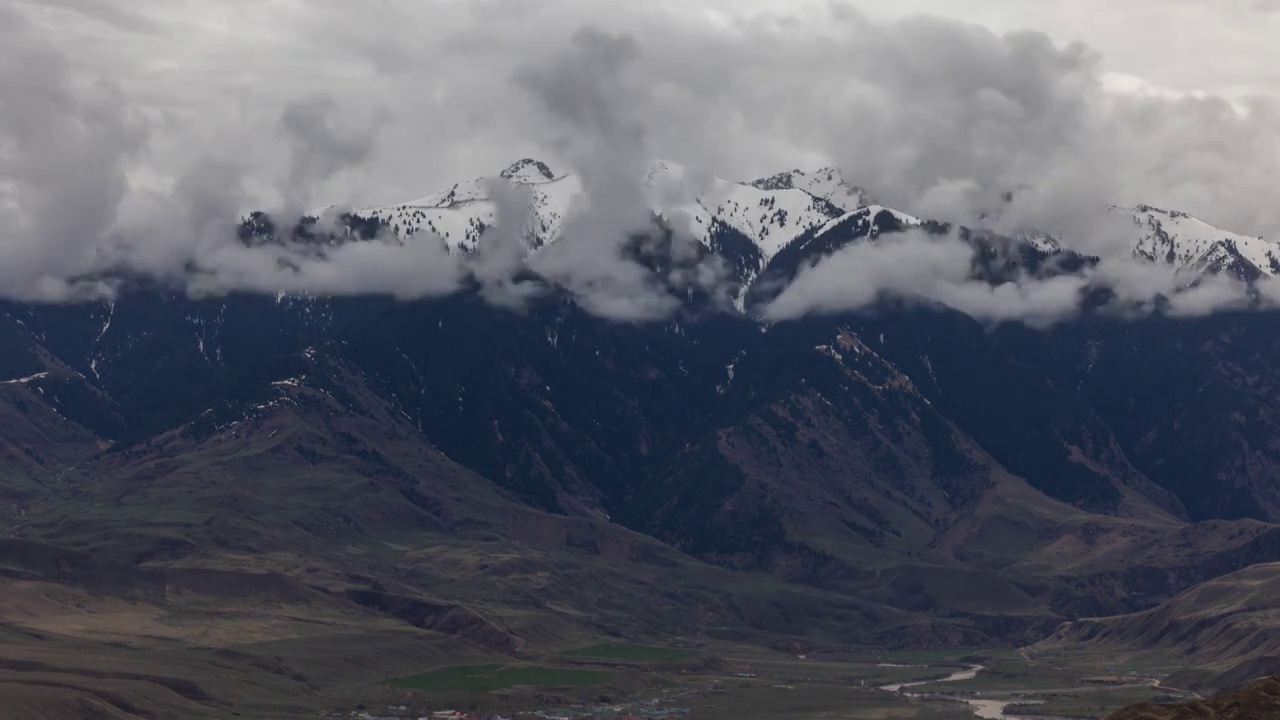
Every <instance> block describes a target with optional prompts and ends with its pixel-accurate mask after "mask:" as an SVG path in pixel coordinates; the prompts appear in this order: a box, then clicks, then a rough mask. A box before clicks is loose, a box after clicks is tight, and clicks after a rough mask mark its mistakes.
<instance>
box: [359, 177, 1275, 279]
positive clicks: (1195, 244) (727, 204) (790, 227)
mask: <svg viewBox="0 0 1280 720" xmlns="http://www.w3.org/2000/svg"><path fill="white" fill-rule="evenodd" d="M639 180H640V182H639V187H640V191H641V192H643V193H645V195H646V201H647V202H648V204H649V206H650V207H651V208H652V209H653V211H654V212H655V213H656V214H658V215H660V216H663V217H664V218H666V219H667V220H669V221H671V222H672V223H673V224H674V225H675V226H676V227H677V228H678V229H680V230H684V231H687V232H689V233H690V234H691V235H692V236H693V237H694V238H696V239H697V240H699V241H701V242H702V243H703V244H704V245H706V246H707V247H708V248H709V249H711V250H712V251H714V252H716V253H718V254H720V255H722V256H724V257H725V258H726V259H727V260H728V261H729V264H730V265H731V266H733V267H734V269H735V272H736V274H737V278H738V280H739V281H740V282H741V284H742V287H743V291H742V292H743V293H745V292H746V288H748V287H749V286H750V285H751V284H752V283H753V282H754V281H755V280H756V279H757V278H758V277H760V276H761V274H762V273H764V272H765V270H766V269H767V268H768V267H769V266H770V264H771V263H772V262H773V260H774V259H775V258H778V257H779V255H780V254H781V253H783V251H784V250H787V249H788V248H792V249H791V251H789V252H788V253H786V255H787V256H788V257H786V258H785V260H786V262H787V263H791V264H794V263H796V262H797V260H796V258H795V257H790V256H795V255H798V254H803V253H812V252H823V253H825V252H830V251H833V250H835V249H837V248H838V247H840V246H842V245H843V244H844V243H845V242H847V241H849V240H850V239H853V238H856V237H862V236H869V237H875V236H877V235H878V234H879V233H880V231H881V230H889V231H891V230H894V229H903V228H909V227H919V226H921V225H922V220H921V219H919V218H916V217H913V216H912V215H909V214H907V213H903V212H899V211H897V210H892V209H889V208H883V207H880V206H878V205H874V204H872V203H871V201H870V199H869V196H868V194H867V192H866V191H865V190H863V189H861V188H859V187H857V186H854V185H851V184H850V183H848V182H846V181H845V179H844V178H843V176H842V175H841V173H840V171H839V170H838V169H836V168H823V169H820V170H815V171H805V170H799V169H795V170H790V171H786V172H782V173H778V174H776V175H771V176H769V177H765V178H760V179H756V180H749V181H744V182H738V181H732V180H726V179H723V178H718V177H713V176H710V175H704V174H700V173H697V172H695V171H692V170H690V169H688V168H686V167H684V166H682V165H680V164H678V163H675V162H672V161H670V160H658V161H656V162H654V163H653V164H652V165H651V166H650V167H649V168H648V170H647V171H646V172H645V173H644V175H643V176H642V177H641V178H640V179H639ZM499 182H508V183H510V184H511V185H513V186H515V187H516V188H518V189H519V190H521V191H522V192H524V193H525V194H526V195H527V197H528V202H529V215H528V217H527V220H526V223H525V228H524V237H525V241H526V243H527V244H528V246H529V248H530V249H531V250H535V251H536V250H537V249H538V248H540V247H542V246H544V245H546V244H548V243H551V242H554V241H555V240H556V239H557V238H558V237H559V235H560V233H561V229H562V227H563V225H564V220H565V218H566V217H567V216H568V215H569V213H571V212H573V209H574V206H575V203H576V202H578V201H579V199H580V198H581V197H582V196H583V187H582V183H581V180H580V178H579V177H578V176H577V175H574V174H572V173H561V174H558V173H557V172H556V171H555V170H554V169H553V168H552V167H551V166H549V165H548V164H547V163H545V162H542V161H540V160H536V159H532V158H525V159H522V160H519V161H517V162H515V163H513V164H512V165H510V166H509V167H507V168H506V169H505V170H502V171H501V172H499V173H497V174H496V175H494V176H491V177H483V178H475V179H472V180H467V181H464V182H459V183H456V184H454V185H452V186H450V187H448V188H445V189H444V190H441V191H439V192H435V193H432V194H430V195H427V196H424V197H421V198H418V199H415V200H410V201H408V202H403V203H398V204H394V205H386V206H381V207H373V208H366V209H362V210H357V211H356V212H357V214H358V215H361V216H364V217H371V218H376V219H378V220H379V221H381V222H383V223H385V224H386V226H387V227H388V228H390V229H391V231H392V232H393V233H394V234H395V235H396V236H397V237H398V238H400V239H402V240H408V239H409V238H411V237H413V236H415V235H417V234H419V233H423V232H427V233H432V234H434V235H437V236H439V237H440V238H442V239H443V240H444V241H445V243H446V245H447V246H448V247H449V248H450V249H451V250H455V251H461V252H471V251H474V250H475V249H476V247H477V245H478V242H479V239H480V235H481V234H482V233H483V232H484V231H485V230H486V229H487V228H488V227H490V226H492V225H494V224H495V222H496V221H497V217H496V216H497V207H496V204H495V202H494V198H493V189H494V187H495V185H494V184H495V183H499ZM1100 212H1105V213H1107V214H1108V215H1109V217H1110V220H1112V221H1119V223H1118V227H1119V232H1120V237H1119V240H1120V241H1121V242H1123V243H1125V244H1126V245H1127V246H1128V247H1131V248H1132V251H1131V252H1132V255H1133V256H1134V257H1136V258H1139V259H1142V260H1146V261H1149V262H1156V263H1161V264H1167V265H1170V266H1173V267H1174V268H1175V269H1177V270H1178V271H1180V272H1182V271H1185V272H1188V273H1195V274H1199V273H1205V272H1209V273H1225V274H1230V275H1233V276H1235V277H1239V278H1241V279H1245V280H1254V279H1257V278H1259V277H1269V276H1280V244H1277V243H1275V242H1273V241H1270V240H1266V239H1263V238H1259V237H1249V236H1245V235H1240V234H1237V233H1233V232H1229V231H1226V230H1223V229H1221V228H1217V227H1214V226H1213V225H1210V224H1208V223H1205V222H1203V221H1201V220H1198V219H1196V218H1194V217H1192V216H1190V215H1188V214H1186V213H1182V212H1176V211H1170V210H1162V209H1159V208H1155V207H1151V206H1149V205H1138V206H1136V207H1132V208H1126V207H1118V206H1110V207H1108V208H1105V209H1100ZM851 232H852V233H853V234H852V235H850V233H851ZM836 235H840V236H841V237H840V238H836V237H835V236H836ZM845 235H849V237H844V236H845ZM1017 239H1019V240H1020V241H1022V242H1024V243H1026V244H1028V245H1030V246H1032V247H1033V248H1035V249H1037V250H1040V251H1042V252H1045V253H1050V254H1052V253H1057V252H1060V251H1062V250H1063V249H1064V248H1063V246H1062V245H1061V244H1059V243H1058V242H1057V241H1056V240H1055V239H1054V238H1052V237H1050V236H1048V235H1046V234H1043V233H1024V234H1021V235H1019V236H1018V238H1017ZM808 256H809V255H806V257H808Z"/></svg>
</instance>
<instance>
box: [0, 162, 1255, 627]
mask: <svg viewBox="0 0 1280 720" xmlns="http://www.w3.org/2000/svg"><path fill="white" fill-rule="evenodd" d="M685 172H686V171H685V170H683V169H681V168H679V167H677V166H675V165H674V164H671V163H663V164H660V165H658V166H656V167H655V168H654V171H653V172H651V173H650V174H649V175H648V177H647V178H646V183H647V185H646V186H647V187H649V188H651V189H652V190H653V191H654V196H653V197H654V203H655V206H656V209H657V210H658V211H659V212H660V214H663V216H664V217H673V218H674V217H677V216H678V217H680V218H682V219H683V220H685V221H687V222H688V224H689V227H691V228H695V229H700V233H701V234H700V235H698V236H697V239H698V240H699V241H700V242H701V243H702V246H703V247H704V248H705V249H706V251H707V252H709V253H713V254H715V255H718V256H719V258H720V259H721V261H723V262H724V264H725V265H726V266H727V267H729V268H731V269H732V272H733V274H734V277H735V279H736V281H737V282H738V283H739V291H738V294H737V297H736V298H735V299H736V302H737V306H738V311H737V312H710V311H707V310H706V309H705V308H699V307H697V306H696V305H691V307H689V308H686V309H685V311H684V312H682V313H680V314H677V315H676V316H675V318H674V319H671V320H668V321H664V322H653V323H616V322H610V321H607V320H602V319H600V318H597V317H593V316H592V315H590V314H588V313H586V312H584V311H582V310H581V309H580V308H579V307H577V306H576V305H575V304H574V303H573V302H572V300H571V299H569V298H568V297H566V296H563V295H560V294H550V295H548V296H547V297H544V298H543V299H541V300H540V301H538V302H535V303H533V304H532V305H531V306H530V307H528V308H527V309H526V310H525V311H523V312H512V311H509V310H504V309H501V308H496V307H493V306H491V305H488V304H486V303H485V302H483V301H482V300H481V299H480V298H479V297H477V296H475V295H474V294H469V293H461V294H458V295H455V296H452V297H449V298H445V299H436V300H421V301H415V302H396V301H393V300H390V299H385V298H377V297H365V298H311V297H297V296H287V295H281V296H278V297H268V296H260V295H233V296H229V297H222V298H209V299H201V300H194V299H188V298H185V297H180V296H176V295H174V294H172V293H169V292H166V291H164V290H159V289H141V288H140V289H137V290H135V291H131V292H129V293H127V294H125V295H124V296H122V297H121V298H119V299H118V300H117V301H116V302H114V303H111V304H84V305H71V306H32V305H22V304H15V303H7V304H3V305H0V470H3V472H4V478H5V479H4V482H3V483H2V484H0V500H3V503H4V507H3V510H0V522H3V526H2V527H3V532H4V534H5V535H6V536H7V537H11V538H18V539H22V540H26V541H38V542H43V543H51V544H54V545H59V546H65V547H68V548H72V549H74V550H76V551H85V552H92V553H100V554H103V555H104V556H107V557H110V558H111V559H112V560H113V561H117V562H121V563H125V564H131V565H143V566H148V567H152V566H156V567H204V568H220V569H225V568H226V567H229V566H230V567H239V566H240V565H242V564H244V563H246V562H248V561H247V560H246V558H259V559H261V558H266V559H268V560H261V561H262V562H267V563H268V566H269V568H270V569H271V570H272V571H273V572H280V573H283V574H286V575H289V576H290V577H293V578H294V579H295V580H297V581H299V582H304V583H305V584H307V586H308V587H322V588H324V590H325V592H327V593H330V594H331V595H335V596H340V597H342V598H347V599H348V600H350V601H351V602H354V603H358V604H360V605H361V606H362V607H365V608H372V609H373V610H376V611H377V612H383V613H386V612H390V613H392V614H396V616H397V617H401V616H403V617H406V618H412V621H413V622H417V623H419V624H423V623H428V622H444V620H443V619H438V620H430V618H437V616H439V617H440V618H443V617H445V616H448V617H449V618H450V620H449V621H450V622H454V623H460V624H459V625H458V627H459V628H461V629H460V630H458V632H465V633H468V637H473V638H475V639H476V642H482V643H486V644H488V645H490V646H494V647H500V648H504V649H510V648H515V647H518V646H519V645H520V644H521V643H525V642H530V641H535V642H536V641H537V640H538V633H539V632H546V633H549V634H552V635H554V633H556V632H561V630H554V629H553V630H545V629H544V630H542V631H540V630H538V628H539V627H552V628H556V627H565V626H567V625H568V624H570V623H571V622H572V623H578V624H580V625H587V626H590V627H591V628H593V629H594V630H595V631H599V632H612V633H617V634H630V635H637V634H643V633H644V632H658V631H659V630H658V629H659V628H663V630H662V631H663V632H667V631H669V630H670V629H671V627H672V626H679V627H681V628H683V629H685V630H689V631H694V630H697V631H707V630H708V628H719V629H718V630H716V632H721V633H729V634H732V633H739V632H747V631H750V632H758V633H773V634H784V635H789V636H807V635H810V636H814V637H817V636H819V635H821V636H822V637H825V638H828V641H834V642H877V643H885V644H898V645H916V646H922V645H924V646H927V645H947V644H952V645H956V644H983V643H994V642H1002V643H1007V642H1011V641H1017V642H1021V641H1029V640H1035V639H1038V638H1040V637H1042V636H1043V635H1045V634H1047V633H1048V632H1050V631H1051V630H1052V628H1053V627H1055V626H1056V625H1058V624H1059V623H1060V622H1062V621H1063V620H1068V619H1074V618H1077V617H1082V616H1087V615H1101V614H1115V613H1121V612H1135V611H1141V610H1145V609H1147V608H1150V607H1152V606H1154V605H1156V604H1158V603H1160V602H1163V601H1165V600H1168V599H1169V598H1170V597H1172V596H1174V595H1175V594H1176V593H1178V592H1179V591H1181V590H1183V589H1185V588H1188V587H1190V586H1192V585H1194V584H1196V583H1199V582H1203V581H1205V580H1209V579H1211V578H1213V577H1216V576H1218V575H1221V574H1224V573H1227V572H1231V571H1234V570H1237V569H1239V568H1241V567H1244V566H1246V565H1248V564H1251V563H1256V562H1264V561H1273V560H1280V545H1276V544H1275V543H1272V542H1270V541H1269V540H1266V538H1270V537H1273V535H1274V533H1275V532H1276V531H1275V527H1274V526H1273V523H1277V522H1280V505H1277V503H1276V498H1277V497H1280V444H1277V442H1276V440H1275V438H1277V437H1280V417H1277V416H1276V414H1275V411H1274V408H1275V407H1278V406H1280V405H1277V402H1280V397H1277V394H1280V370H1277V368H1280V345H1278V343H1280V333H1277V332H1276V330H1277V329H1278V328H1280V325H1277V323H1278V322H1280V321H1278V320H1277V319H1276V318H1275V317H1274V316H1272V315H1269V314H1262V313H1257V314H1253V313H1237V314H1223V315H1217V316H1212V317H1208V318H1202V319H1198V320H1185V319H1177V320H1175V319H1170V318H1162V317H1160V316H1155V317H1152V318H1150V319H1147V320H1142V321H1126V320H1120V319H1114V318H1106V317H1092V316H1085V317H1083V318H1081V319H1079V320H1077V321H1075V322H1071V323H1066V324H1062V325H1059V326H1056V327H1054V328H1051V329H1047V330H1034V329H1030V328H1027V327H1024V326H1021V325H1015V324H1008V325H998V326H994V327H993V326H990V325H986V324H983V323H979V322H977V321H975V320H973V319H972V318H970V317H968V316H966V315H964V314H961V313H958V312H954V311H951V310H946V309H942V308H936V307H928V306H922V305H904V304H901V303H894V302H890V301H886V302H884V303H882V304H881V305H880V306H878V307H877V308H875V310H874V312H864V313H858V314H846V315H838V316H831V317H813V318H808V319H803V320H798V321H794V322H788V323H783V324H778V325H771V324H768V323H763V322H761V321H760V320H758V319H757V318H756V317H755V316H754V315H753V312H752V309H753V308H756V307H759V306H760V305H761V303H763V302H766V301H767V300H768V299H769V297H770V295H769V293H770V292H773V291H774V290H773V289H775V288H776V287H778V286H779V284H781V283H782V282H785V281H786V280H788V279H790V278H792V277H794V276H795V275H796V273H798V272H799V271H800V269H801V268H802V267H805V266H806V265H808V264H809V263H811V262H812V261H813V260H814V259H815V258H818V257H821V256H824V255H826V254H829V253H831V252H833V251H835V250H838V249H840V248H842V247H845V246H847V245H849V244H851V243H861V242H876V241H877V239H878V238H880V237H882V236H885V235H889V234H892V233H896V232H900V231H902V230H904V229H907V228H913V227H919V228H925V229H928V228H929V227H930V224H929V223H927V222H925V221H923V220H920V219H918V218H915V217H913V216H911V215H909V214H907V213H903V212H899V211H897V210H893V209H890V208H884V207H880V206H876V205H867V204H866V203H867V202H868V200H867V198H866V195H865V193H863V192H862V191H860V190H857V189H855V188H852V187H850V186H848V185H846V184H845V183H844V182H843V180H841V179H840V178H839V176H838V174H836V173H834V172H832V171H821V172H818V173H801V172H799V171H795V172H792V173H784V174H782V175H779V176H774V177H772V178H767V179H764V180H760V181H755V182H751V183H733V182H728V181H723V180H715V179H706V180H705V181H699V182H697V183H693V186H695V187H698V188H699V192H698V193H697V194H696V195H695V196H693V197H688V196H684V197H680V196H673V195H672V194H670V193H664V192H663V191H662V187H663V183H664V178H669V177H671V176H673V175H680V174H681V173H685ZM502 177H503V178H505V179H506V180H508V181H510V182H512V183H514V184H516V185H517V186H519V188H520V189H521V190H522V192H524V193H526V197H527V200H528V202H529V203H530V207H531V208H532V209H533V210H534V211H535V212H534V213H533V214H532V218H533V219H532V220H531V221H530V222H529V224H528V225H527V226H526V227H525V238H526V239H527V240H528V244H529V247H530V248H532V249H535V250H536V249H537V248H539V247H544V246H546V245H547V244H549V243H553V242H555V241H556V239H557V233H558V232H559V228H560V226H561V223H562V222H563V221H564V218H565V217H566V213H567V212H568V208H569V207H570V205H571V202H572V199H573V198H574V197H575V196H576V194H577V193H579V192H581V186H580V185H578V184H577V183H578V181H577V180H576V179H575V178H574V177H573V176H562V175H557V174H555V173H554V172H553V171H552V169H551V168H549V167H547V166H546V165H545V164H542V163H538V162H536V161H524V162H521V163H517V164H516V165H513V166H512V167H511V168H509V169H508V170H507V171H505V172H504V173H502ZM1125 212H1130V211H1125ZM1132 212H1133V213H1134V223H1135V229H1136V234H1135V238H1136V239H1135V252H1136V253H1138V254H1141V255H1144V256H1145V257H1149V258H1151V259H1153V260H1155V261H1164V262H1170V263H1174V264H1176V265H1177V266H1178V267H1180V268H1181V267H1185V268H1191V269H1195V270H1197V271H1204V270H1213V271H1220V272H1233V273H1237V274H1238V275H1239V276H1241V277H1246V278H1247V277H1250V276H1256V275H1260V274H1270V273H1272V272H1275V268H1274V266H1272V265H1268V264H1267V262H1265V258H1266V257H1268V255H1267V254H1266V253H1269V252H1272V251H1271V249H1270V247H1271V246H1270V245H1256V243H1253V242H1245V241H1246V240H1247V239H1244V238H1240V237H1238V236H1230V235H1226V234H1223V236H1222V237H1221V238H1217V235H1216V234H1213V232H1211V231H1210V230H1205V229H1204V228H1205V227H1207V226H1202V224H1197V223H1196V222H1195V221H1193V220H1191V219H1190V218H1186V217H1184V216H1177V215H1175V214H1166V213H1162V212H1161V211H1155V210H1154V209H1137V210H1134V211H1132ZM496 216H497V209H496V206H495V201H494V198H493V189H492V186H491V185H490V183H489V182H488V181H485V180H477V181H473V182H468V183H460V184H458V185H455V186H453V187H452V188H449V189H448V190H446V191H444V192H441V193H436V194H433V195H430V196H427V197H424V198H422V199H419V200H415V201H412V202H409V203H403V204H399V205H391V206H386V207H380V208H371V209H366V210H361V211H357V212H356V213H355V214H354V215H353V216H352V217H353V218H356V220H357V222H359V223H363V222H371V223H372V227H373V229H374V230H377V229H378V228H386V229H389V230H390V231H391V232H392V233H393V234H394V235H395V236H396V238H397V239H398V240H400V241H403V242H413V241H417V240H420V239H425V238H418V237H416V236H418V235H422V234H425V233H428V232H431V233H435V234H437V235H439V236H440V237H441V238H443V239H444V241H445V242H446V244H448V245H449V246H450V247H451V248H453V249H454V251H456V252H469V251H472V250H474V248H475V247H476V245H477V243H478V241H479V238H480V235H481V234H482V233H483V232H484V231H485V230H486V228H488V227H490V226H491V225H492V223H494V221H495V218H496ZM267 230H269V228H268V229H267ZM250 231H251V232H250V233H249V234H254V233H258V234H261V233H262V232H266V230H264V229H263V228H256V229H255V228H250ZM268 234H269V233H268ZM1214 238H1217V239H1214ZM979 240H980V238H975V242H978V241H979ZM1258 242H1259V243H1262V242H1265V241H1258ZM1255 245H1256V247H1255ZM1050 258H1053V260H1054V264H1057V265H1062V264H1066V265H1070V264H1071V263H1087V262H1089V259H1088V258H1084V257H1081V256H1077V255H1074V254H1071V253H1068V252H1066V251H1063V250H1061V249H1060V248H1057V247H1056V246H1055V245H1053V244H1052V243H1050V242H1048V241H1045V240H1044V239H1040V240H1035V239H1024V240H1022V241H1018V242H1016V243H1015V245H1014V252H1013V253H1012V254H1011V255H1009V256H1007V257H1005V256H1002V259H1001V262H1006V261H1007V262H1013V263H1015V264H1017V266H1018V267H1019V268H1023V269H1034V268H1037V267H1041V266H1042V265H1047V264H1048V263H1047V260H1048V259H1050ZM1271 262H1274V260H1272V261H1271ZM1002 267H1003V266H1001V265H1000V264H999V263H998V262H992V263H989V264H988V265H985V266H982V267H977V268H975V272H983V273H991V274H993V275H998V274H999V273H1000V272H1003V270H1002ZM373 545H377V546H378V547H379V548H381V549H380V550H379V551H378V553H379V554H378V557H382V555H384V554H386V553H391V554H392V555H395V558H394V559H389V560H385V561H384V560H380V561H378V562H372V561H368V562H366V561H361V560H357V559H355V558H352V559H349V560H342V561H334V560H328V559H323V560H322V558H327V557H329V556H331V555H332V552H331V551H332V550H333V548H337V547H344V548H352V547H372V546H373ZM388 548H392V549H394V550H388ZM371 552H372V551H371ZM477 558H478V559H477ZM605 560H608V561H609V562H610V563H612V565H611V567H614V568H615V569H614V570H611V571H608V572H604V573H603V574H602V573H601V571H600V567H601V566H600V565H599V563H601V562H603V561H605ZM268 561H269V562H268ZM255 562H258V561H255ZM498 578H508V579H507V580H502V581H500V582H499V581H498V580H497V579H498ZM746 578H751V579H752V580H751V582H747V581H746ZM588 579H591V580H592V581H595V582H597V583H598V588H597V589H598V590H599V592H597V591H595V590H593V591H592V592H591V593H575V592H572V591H571V590H570V589H571V588H573V587H577V586H579V585H581V584H582V583H586V582H587V581H588ZM753 583H758V584H753ZM654 587H662V588H667V589H668V590H664V592H663V599H662V600H661V601H659V602H654V603H648V602H646V603H644V604H643V605H644V607H643V608H642V607H640V606H639V604H637V603H634V602H630V601H626V600H620V599H618V598H621V597H624V596H627V597H630V596H633V595H634V596H637V597H638V596H641V595H643V596H645V597H648V596H649V595H650V594H651V591H652V588H654ZM747 587H751V588H752V589H751V590H744V589H743V588H747ZM644 588H648V590H644ZM406 608H407V609H406ZM424 608H428V609H429V608H436V609H437V610H433V611H431V612H426V611H425V610H424ZM440 608H445V609H448V608H455V610H450V611H448V612H446V611H445V610H440ZM477 608H485V609H486V610H485V611H483V612H482V611H480V610H478V609H477ZM695 609H696V611H695ZM468 613H471V614H468ZM535 617H554V618H558V620H557V621H556V622H554V623H550V624H549V625H545V624H544V625H539V624H538V623H535V622H533V621H532V620H531V618H535ZM571 617H572V618H573V619H572V620H571V619H570V618H571ZM686 617H696V618H698V620H697V621H696V623H695V624H696V627H695V626H693V625H690V626H688V627H686V625H688V623H686V622H685V621H684V620H682V619H681V618H686ZM459 618H462V619H461V620H460V619H459ZM495 618H496V619H495ZM557 623H559V624H557ZM682 623H683V624H682ZM726 628H738V629H736V630H733V629H726ZM544 639H545V638H544Z"/></svg>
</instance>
